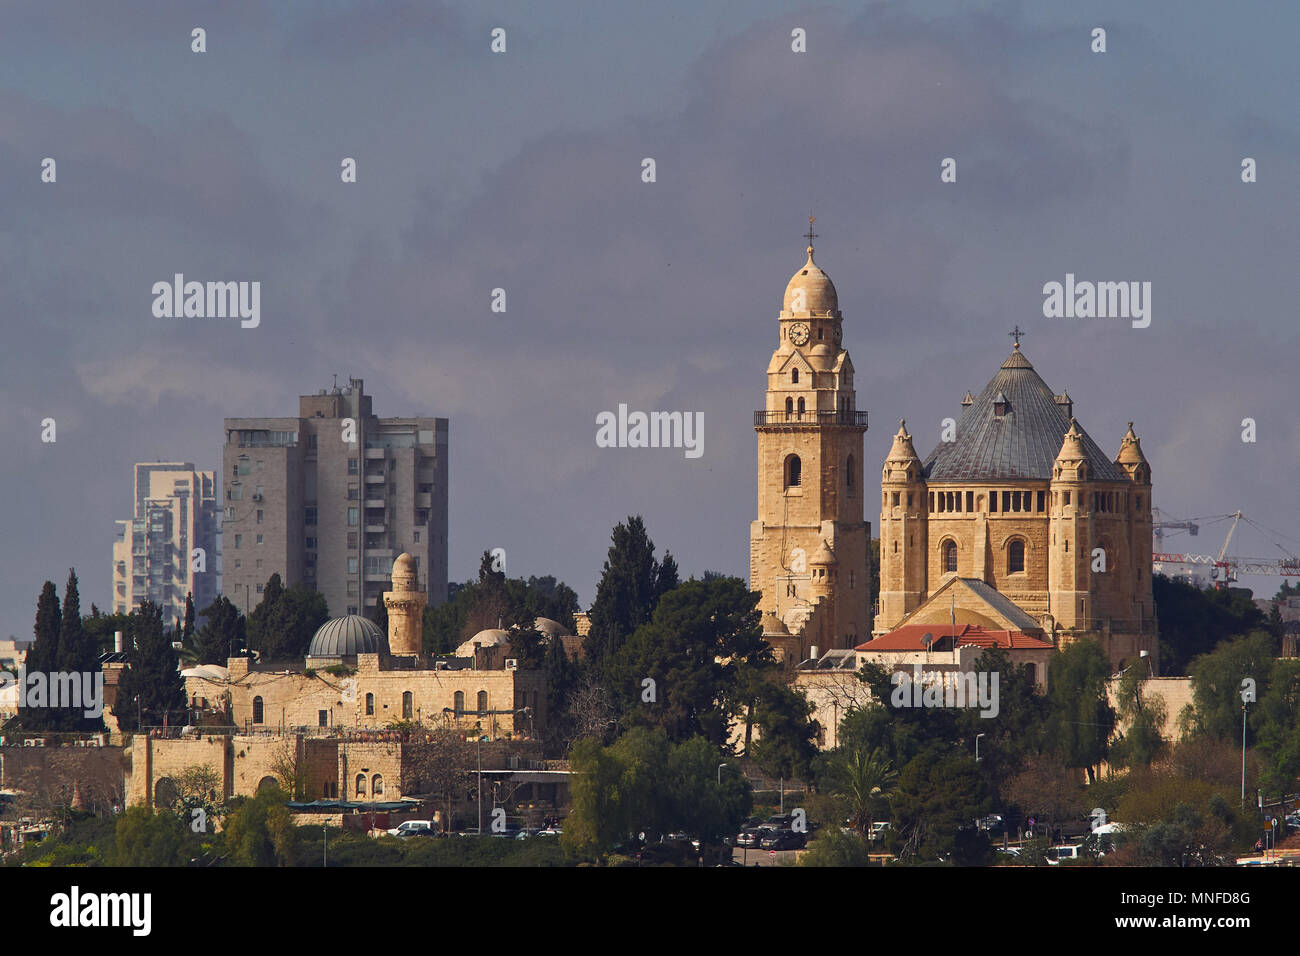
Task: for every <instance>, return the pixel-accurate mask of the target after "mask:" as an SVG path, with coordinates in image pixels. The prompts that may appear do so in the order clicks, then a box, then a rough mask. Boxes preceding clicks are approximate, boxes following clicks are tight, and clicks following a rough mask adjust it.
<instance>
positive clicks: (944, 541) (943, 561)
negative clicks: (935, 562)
mask: <svg viewBox="0 0 1300 956" xmlns="http://www.w3.org/2000/svg"><path fill="white" fill-rule="evenodd" d="M958 552H959V548H958V547H957V539H956V538H954V537H952V535H944V536H943V538H941V539H940V541H939V573H940V574H956V573H957V557H958Z"/></svg>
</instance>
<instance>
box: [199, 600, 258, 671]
mask: <svg viewBox="0 0 1300 956" xmlns="http://www.w3.org/2000/svg"><path fill="white" fill-rule="evenodd" d="M246 640H247V639H246V636H245V622H244V615H243V614H241V613H240V611H239V608H237V607H236V606H235V605H234V604H233V603H231V601H230V600H229V599H228V598H227V597H225V596H224V595H221V596H219V597H217V599H216V600H214V601H213V602H212V603H211V604H209V605H208V606H207V607H205V608H204V609H203V625H202V626H201V627H200V628H199V629H198V631H196V632H195V634H194V654H195V658H196V660H197V662H198V663H200V664H220V665H221V666H222V667H224V666H225V665H226V661H227V660H228V659H229V658H231V657H238V656H240V654H241V653H242V652H243V650H244V646H245V643H246Z"/></svg>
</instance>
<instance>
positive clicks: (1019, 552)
mask: <svg viewBox="0 0 1300 956" xmlns="http://www.w3.org/2000/svg"><path fill="white" fill-rule="evenodd" d="M1024 570H1025V543H1024V542H1023V541H1021V540H1019V539H1016V540H1015V541H1012V542H1011V544H1010V545H1009V546H1008V547H1007V574H1020V573H1022V572H1023V571H1024Z"/></svg>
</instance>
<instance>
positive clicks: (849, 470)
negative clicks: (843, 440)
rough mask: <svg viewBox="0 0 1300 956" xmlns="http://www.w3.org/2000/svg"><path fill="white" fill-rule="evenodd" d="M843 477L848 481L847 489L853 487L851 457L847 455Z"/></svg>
mask: <svg viewBox="0 0 1300 956" xmlns="http://www.w3.org/2000/svg"><path fill="white" fill-rule="evenodd" d="M844 477H845V479H846V480H847V481H848V485H849V488H852V487H853V484H854V480H855V476H854V474H853V456H852V455H849V460H848V463H847V464H846V465H845V466H844Z"/></svg>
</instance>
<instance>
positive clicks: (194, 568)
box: [113, 461, 219, 625]
mask: <svg viewBox="0 0 1300 956" xmlns="http://www.w3.org/2000/svg"><path fill="white" fill-rule="evenodd" d="M134 501H135V515H134V517H132V518H131V519H130V520H129V521H119V522H117V525H118V528H117V539H116V540H115V541H114V542H113V610H114V611H117V612H119V613H125V612H129V611H130V610H131V609H132V608H134V607H136V606H137V605H139V603H140V602H141V601H143V600H146V599H148V600H150V601H152V602H154V603H155V604H157V605H159V606H160V607H162V609H163V620H164V621H166V622H167V623H168V624H169V625H170V624H171V623H172V622H173V621H174V620H175V619H176V618H178V617H183V616H184V614H185V595H186V594H187V593H192V594H193V595H194V606H195V608H197V609H198V610H202V609H203V608H205V607H207V606H208V605H209V604H210V603H212V601H213V599H215V598H216V596H217V515H218V513H219V506H218V501H217V481H216V475H215V474H214V473H213V472H210V471H195V470H194V465H193V464H192V463H190V462H188V461H186V462H180V461H156V462H139V463H137V464H136V466H135V485H134ZM200 549H201V550H200Z"/></svg>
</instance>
